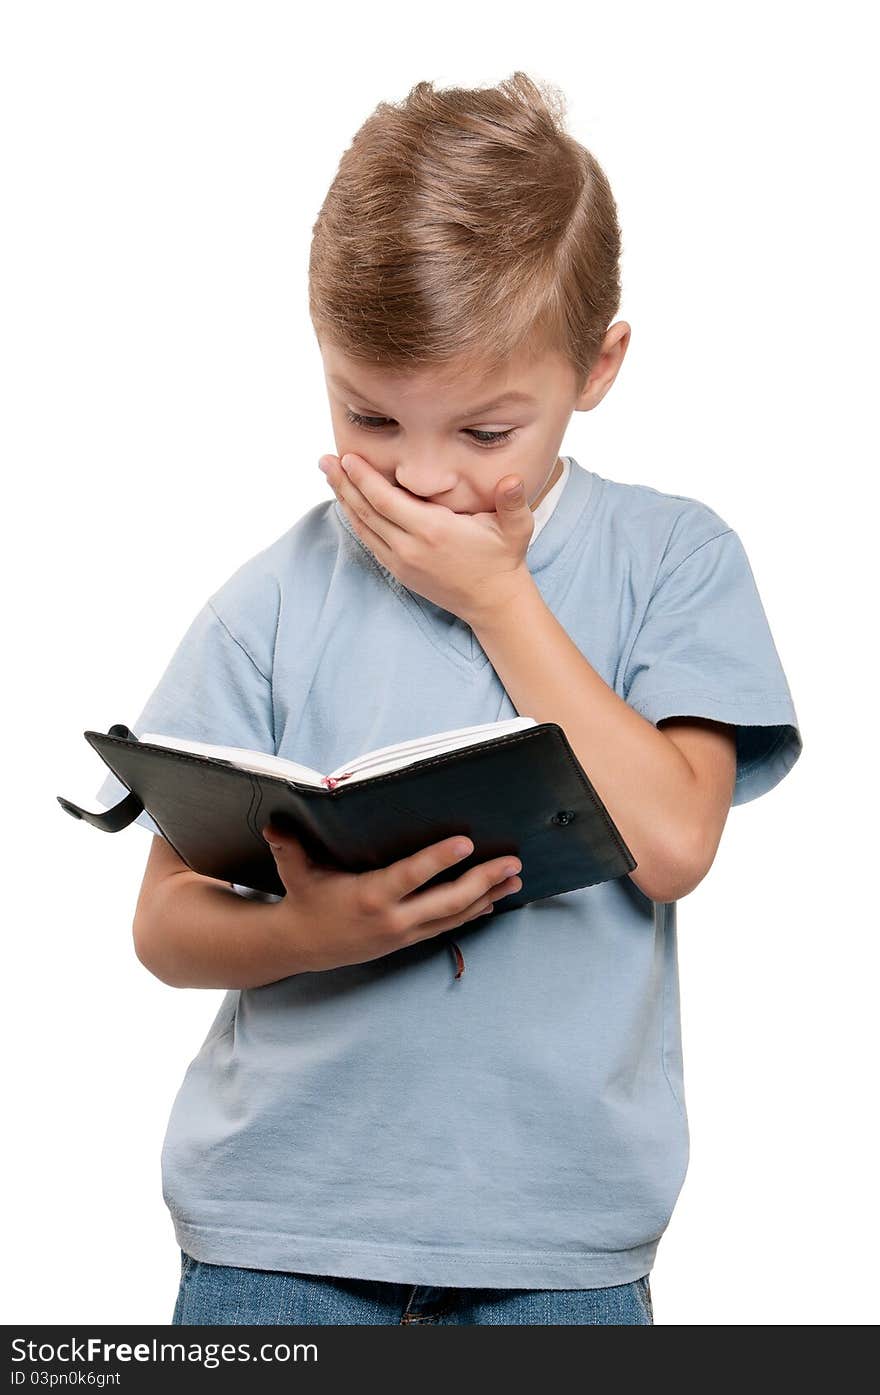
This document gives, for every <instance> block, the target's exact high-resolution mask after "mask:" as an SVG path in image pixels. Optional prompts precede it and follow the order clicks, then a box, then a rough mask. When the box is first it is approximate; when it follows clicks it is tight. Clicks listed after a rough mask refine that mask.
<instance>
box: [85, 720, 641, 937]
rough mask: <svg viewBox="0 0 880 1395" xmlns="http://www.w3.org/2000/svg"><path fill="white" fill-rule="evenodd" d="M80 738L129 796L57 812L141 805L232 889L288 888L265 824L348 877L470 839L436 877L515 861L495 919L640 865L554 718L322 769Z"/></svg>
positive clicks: (126, 734)
mask: <svg viewBox="0 0 880 1395" xmlns="http://www.w3.org/2000/svg"><path fill="white" fill-rule="evenodd" d="M83 735H84V736H85V738H86V740H87V741H88V743H89V745H90V746H91V747H92V748H93V749H94V750H95V751H97V752H98V754H99V756H100V757H101V759H102V760H103V761H104V763H105V765H107V766H108V767H109V769H110V770H111V771H112V772H113V774H114V775H115V776H116V778H117V780H118V781H119V782H120V783H121V784H122V785H124V786H125V787H126V788H127V789H128V791H129V793H128V795H127V796H126V798H124V799H122V800H121V801H120V802H119V803H118V804H115V805H114V806H113V808H111V809H104V810H102V811H101V812H100V813H97V812H95V811H94V810H89V809H84V808H83V807H82V805H79V804H74V803H73V801H72V800H69V799H65V798H63V796H62V795H59V796H58V801H59V803H60V804H61V806H62V808H63V809H64V810H65V811H66V812H67V813H68V814H70V815H72V816H73V817H74V818H77V819H83V820H85V821H86V822H87V823H90V824H92V826H93V827H95V828H98V829H102V830H103V831H104V832H105V833H118V832H119V831H120V829H123V828H127V827H128V825H129V824H130V823H132V822H133V821H134V820H135V819H137V818H138V817H139V816H140V814H141V812H142V811H143V810H145V811H146V812H147V814H148V815H149V816H150V819H151V820H152V821H153V823H154V825H155V827H156V829H157V830H158V831H159V832H160V833H161V835H162V836H163V837H164V838H165V839H166V840H167V842H168V843H170V845H171V846H172V848H174V849H175V851H176V852H177V853H178V855H179V856H180V857H181V858H182V860H183V861H184V862H185V863H186V864H187V866H188V867H191V868H192V870H193V871H194V872H199V873H201V874H202V875H203V876H206V877H214V878H216V879H217V880H219V881H223V882H229V883H231V884H232V885H233V886H235V887H251V888H253V890H255V891H264V892H269V893H271V894H272V895H275V896H283V895H284V894H285V888H284V883H283V882H282V880H281V878H280V876H279V874H278V868H277V866H276V863H275V858H274V856H273V853H272V851H271V849H270V848H269V846H268V844H267V842H266V840H265V838H264V836H263V829H264V828H265V826H266V824H267V823H268V822H270V821H271V822H272V823H273V825H274V826H275V827H277V828H278V829H280V830H281V831H282V832H283V831H289V832H290V833H292V834H294V835H295V836H296V837H297V838H298V839H299V840H300V842H301V843H302V845H303V847H304V848H305V851H306V852H307V853H308V855H309V857H311V858H312V859H313V860H314V861H315V862H317V863H320V864H322V865H325V866H331V867H335V868H338V869H342V870H344V871H347V872H367V871H372V870H374V869H376V868H379V867H387V866H389V864H390V863H392V862H396V861H398V860H399V859H400V858H403V857H408V856H410V855H411V854H412V853H415V852H417V851H419V850H420V849H422V848H425V847H427V846H429V845H432V844H435V843H439V842H441V841H442V840H443V839H444V838H448V837H451V836H453V835H461V834H465V835H467V837H469V838H470V839H471V840H472V842H473V845H474V848H473V852H472V853H471V858H470V859H465V860H464V861H462V862H458V863H456V864H455V866H454V867H450V868H445V869H444V870H443V871H441V872H438V873H437V875H436V877H435V878H434V879H433V880H435V881H436V880H438V879H439V880H440V881H448V880H450V879H452V878H453V877H459V876H461V875H462V873H463V872H464V871H465V870H466V867H467V864H468V862H469V861H470V862H471V865H475V864H476V863H478V862H485V861H488V860H489V859H490V858H492V857H498V856H501V855H502V854H506V853H514V854H516V856H518V857H520V858H521V859H522V862H523V886H522V888H521V890H520V891H519V892H518V893H512V894H511V895H510V896H508V897H505V902H504V906H503V907H502V906H499V907H498V910H499V911H500V910H501V909H508V910H513V909H515V908H516V907H517V906H521V905H525V904H526V903H527V902H529V901H535V900H540V899H541V898H542V897H545V896H557V895H559V894H560V893H562V892H564V891H571V890H573V889H574V888H577V887H585V886H593V885H595V884H596V883H597V882H601V881H608V880H609V879H610V878H612V877H620V876H624V875H625V874H626V873H627V872H629V871H631V870H632V869H633V868H634V867H635V865H636V863H635V859H634V858H633V856H632V853H631V852H630V850H629V849H628V848H627V846H626V844H625V842H624V840H623V838H622V837H621V835H620V831H619V829H618V828H617V827H616V826H615V824H614V821H613V820H612V818H611V816H610V814H609V813H608V810H607V809H606V808H605V805H604V804H603V802H602V800H601V798H600V797H599V794H598V793H597V791H596V790H595V789H594V788H593V785H592V784H591V782H590V779H589V776H588V775H587V773H586V771H585V770H584V769H583V767H582V765H581V764H580V761H579V760H578V758H577V755H576V754H575V752H574V751H573V750H572V748H571V746H570V745H569V742H568V739H567V737H566V735H565V732H564V731H563V729H562V727H560V726H559V725H558V723H556V722H537V721H535V719H534V718H532V717H514V718H511V719H509V720H507V721H502V722H484V723H482V724H481V725H479V726H474V727H461V728H459V729H457V730H454V731H439V732H433V733H431V734H429V735H428V736H424V737H419V738H417V739H416V740H413V741H400V742H398V743H397V744H396V745H394V746H382V747H380V748H378V749H377V750H374V751H367V752H365V753H364V754H363V755H360V756H356V757H354V758H352V759H350V760H348V761H344V762H343V763H342V764H341V765H339V766H337V768H336V769H335V770H333V771H331V772H330V773H329V774H327V775H323V774H321V772H320V771H318V770H311V769H310V768H309V767H308V766H306V765H301V764H299V763H298V762H296V761H292V760H286V759H284V758H283V757H281V756H274V755H267V754H265V753H264V752H262V751H249V750H244V749H242V748H241V747H238V746H220V745H212V744H209V743H207V742H201V741H195V740H188V739H185V738H183V737H178V736H162V735H159V734H157V733H149V734H147V733H145V734H144V735H143V736H141V737H138V736H136V735H135V734H134V733H133V732H132V731H131V730H130V728H129V727H127V726H125V725H124V724H123V723H117V724H116V725H115V726H112V727H111V728H110V730H109V731H108V732H106V733H104V732H99V731H86V732H84V733H83ZM471 860H472V861H471Z"/></svg>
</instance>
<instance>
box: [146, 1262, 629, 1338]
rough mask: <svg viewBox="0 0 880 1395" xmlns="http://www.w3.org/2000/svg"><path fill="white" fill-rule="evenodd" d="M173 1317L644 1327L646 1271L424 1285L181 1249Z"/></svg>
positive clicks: (226, 1321)
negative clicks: (625, 1276)
mask: <svg viewBox="0 0 880 1395" xmlns="http://www.w3.org/2000/svg"><path fill="white" fill-rule="evenodd" d="M180 1253H181V1270H180V1288H179V1290H178V1294H177V1303H176V1304H175V1307H174V1316H173V1317H172V1319H171V1321H172V1323H173V1324H177V1325H189V1326H193V1325H200V1326H206V1327H209V1326H213V1325H217V1326H224V1327H225V1326H228V1325H233V1324H242V1325H245V1324H247V1325H249V1326H263V1327H268V1326H274V1325H281V1324H292V1325H294V1326H312V1325H315V1324H322V1325H328V1326H337V1327H339V1326H346V1327H348V1326H352V1325H364V1326H374V1327H375V1326H386V1327H387V1326H394V1327H398V1326H401V1325H407V1326H409V1325H424V1324H427V1323H432V1324H438V1325H439V1324H444V1325H446V1326H454V1327H455V1326H462V1325H469V1324H478V1325H479V1326H489V1327H496V1326H497V1327H502V1326H509V1325H511V1324H517V1325H528V1326H559V1325H561V1324H565V1325H571V1324H581V1325H589V1326H591V1327H598V1326H617V1327H648V1326H651V1325H652V1324H653V1322H654V1312H653V1307H652V1304H651V1286H650V1281H649V1277H648V1275H647V1274H645V1275H643V1276H642V1278H640V1279H633V1280H632V1282H631V1283H628V1284H615V1285H614V1286H613V1287H612V1288H558V1289H557V1288H547V1289H530V1288H507V1289H505V1288H429V1287H427V1286H424V1285H421V1284H394V1283H386V1282H385V1281H384V1280H380V1279H342V1278H335V1277H333V1276H331V1275H327V1276H325V1275H319V1274H289V1273H287V1272H283V1271H281V1270H275V1269H236V1268H235V1267H233V1266H232V1265H227V1264H208V1263H206V1262H205V1261H204V1260H200V1259H193V1257H192V1255H188V1254H186V1252H185V1251H183V1250H181V1252H180Z"/></svg>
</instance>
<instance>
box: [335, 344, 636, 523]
mask: <svg viewBox="0 0 880 1395" xmlns="http://www.w3.org/2000/svg"><path fill="white" fill-rule="evenodd" d="M629 334H630V327H629V325H628V324H626V323H625V321H618V323H617V324H614V325H612V326H611V328H610V329H609V330H608V333H607V334H606V336H605V343H604V345H603V349H602V353H601V355H600V356H599V359H598V360H597V362H596V365H595V367H594V368H593V371H592V373H591V374H590V376H589V378H588V380H587V382H586V384H584V385H583V387H581V386H580V384H579V383H578V382H577V380H576V376H575V372H574V369H573V367H572V365H571V364H570V363H569V362H568V360H567V359H565V358H563V357H562V356H561V355H560V354H558V353H556V352H555V351H549V352H547V353H545V354H544V355H542V356H541V357H539V358H534V359H532V360H531V361H528V360H526V359H525V358H521V359H520V360H519V361H516V360H514V359H511V360H510V361H509V363H508V364H507V365H506V366H505V368H504V369H503V370H502V371H501V372H496V373H493V374H490V375H488V376H487V375H483V374H481V373H479V372H471V373H464V372H462V371H461V369H458V370H456V369H455V368H452V369H449V370H447V371H446V372H445V373H444V374H443V375H442V376H441V375H440V374H438V373H436V372H428V371H423V372H421V373H419V374H408V375H406V376H404V375H402V374H392V373H390V372H389V371H388V370H387V369H383V368H373V367H371V366H365V365H364V364H363V363H360V362H358V361H356V360H354V359H351V358H349V357H348V356H347V355H345V354H344V353H343V352H342V351H341V350H340V349H338V348H337V347H336V345H334V344H331V343H329V342H327V341H321V342H320V348H321V355H322V358H323V362H324V376H325V379H326V383H327V392H328V396H329V399H330V411H331V414H332V418H333V433H334V436H335V439H336V454H337V456H343V455H345V454H346V452H347V451H351V452H352V453H353V454H355V455H360V456H363V458H364V459H365V460H366V461H367V462H368V463H369V464H370V465H372V467H373V469H374V470H378V471H379V473H380V474H382V475H384V476H385V478H386V479H387V480H389V482H390V483H392V484H397V485H399V486H400V487H401V488H403V489H406V490H408V491H409V492H410V493H411V494H415V495H416V496H417V497H418V498H420V499H425V500H427V501H428V503H431V504H442V505H444V506H445V507H446V508H448V509H452V511H453V512H454V513H468V514H471V513H491V512H492V511H493V510H494V507H495V484H496V482H497V481H498V480H500V479H501V478H502V477H503V476H505V475H509V474H513V473H515V474H517V475H519V476H520V477H521V478H522V480H523V482H524V484H525V489H526V498H527V499H528V501H529V507H530V508H532V509H535V508H537V506H538V504H539V503H540V502H541V500H542V499H543V498H544V496H545V495H546V494H547V493H548V491H549V490H550V489H552V488H553V485H554V484H555V483H556V481H557V480H558V479H559V476H560V475H561V473H562V461H561V460H560V459H559V457H558V451H559V446H560V444H561V442H562V437H563V434H564V432H565V428H566V426H567V425H568V421H569V418H570V417H571V414H572V412H573V411H588V410H589V409H590V408H591V407H595V406H596V404H597V402H599V401H600V400H601V398H602V397H604V395H605V393H606V392H607V391H608V389H609V388H610V386H611V384H612V383H613V381H614V379H615V377H616V376H617V372H618V370H619V368H620V364H621V363H622V361H623V356H624V354H625V352H626V346H627V343H628V342H629ZM512 393H518V394H521V397H519V398H514V397H509V396H506V395H507V394H512Z"/></svg>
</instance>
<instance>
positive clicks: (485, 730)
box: [140, 717, 536, 790]
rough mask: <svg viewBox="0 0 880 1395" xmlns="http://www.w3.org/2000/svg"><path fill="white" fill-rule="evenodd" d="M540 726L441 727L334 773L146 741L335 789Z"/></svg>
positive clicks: (200, 744)
mask: <svg viewBox="0 0 880 1395" xmlns="http://www.w3.org/2000/svg"><path fill="white" fill-rule="evenodd" d="M535 725H536V722H535V719H534V717H511V718H509V719H508V720H506V721H503V722H483V723H481V724H480V725H479V726H475V727H459V728H458V729H457V730H456V731H437V732H434V733H432V735H430V736H417V737H416V738H415V739H414V740H412V741H398V742H397V743H396V744H395V745H394V746H380V747H377V749H376V750H375V751H367V752H366V753H365V754H364V755H362V756H357V757H355V758H354V759H353V760H348V761H343V763H342V765H338V766H337V767H336V769H335V770H331V771H330V773H329V775H322V774H321V773H320V771H317V770H312V769H311V768H310V767H309V766H308V765H300V764H299V763H298V762H297V761H295V760H287V759H286V758H285V757H282V756H271V755H267V754H265V753H264V752H262V751H249V750H247V749H245V748H244V747H241V746H214V745H212V744H211V743H210V742H207V741H190V740H187V739H186V738H184V737H179V736H162V735H159V734H157V733H155V732H144V733H143V734H142V736H141V738H140V739H141V741H145V742H147V743H148V744H149V745H153V746H168V747H169V748H170V749H171V750H173V751H190V752H191V753H192V754H193V755H197V756H212V757H213V758H214V759H215V760H225V761H228V762H229V763H230V764H231V765H237V766H239V767H240V768H241V769H242V770H253V771H255V772H257V773H258V774H260V775H277V776H279V777H280V778H281V779H289V780H296V781H298V782H299V784H301V785H316V786H320V785H323V786H325V788H326V789H330V790H332V789H335V788H336V786H337V785H338V784H340V783H341V781H343V780H348V781H350V782H352V783H353V782H354V781H355V780H366V779H367V778H368V777H369V776H371V775H382V774H385V773H386V772H387V771H390V770H402V769H403V767H404V766H406V765H412V763H413V762H414V761H417V760H425V759H426V758H427V757H429V756H439V755H442V754H443V753H445V752H446V751H455V750H457V749H458V748H459V747H462V746H476V745H477V744H478V743H479V742H481V741H491V740H493V739H494V738H495V737H497V736H507V735H508V734H509V733H510V732H514V731H524V730H525V729H526V727H533V726H535Z"/></svg>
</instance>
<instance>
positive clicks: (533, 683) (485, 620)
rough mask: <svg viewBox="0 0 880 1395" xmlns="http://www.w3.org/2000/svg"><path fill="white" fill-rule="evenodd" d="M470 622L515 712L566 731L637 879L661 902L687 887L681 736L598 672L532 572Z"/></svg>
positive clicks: (690, 832)
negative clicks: (648, 716)
mask: <svg viewBox="0 0 880 1395" xmlns="http://www.w3.org/2000/svg"><path fill="white" fill-rule="evenodd" d="M469 623H470V624H471V628H472V629H473V631H474V634H475V635H476V637H477V639H478V640H479V642H480V644H481V645H482V647H483V649H484V650H485V652H486V654H487V655H488V657H489V660H490V661H491V663H492V666H493V668H494V669H495V672H496V673H497V674H498V677H499V678H500V680H501V682H502V683H503V685H504V687H505V689H506V691H507V693H508V695H509V697H510V700H511V702H512V703H513V705H514V707H515V708H516V710H517V712H519V713H520V714H522V715H524V716H529V717H534V718H535V720H536V721H538V722H558V723H559V725H560V726H561V727H562V729H563V730H564V732H565V734H566V737H567V738H568V741H569V743H570V745H571V747H572V749H573V750H574V752H575V754H576V756H577V758H578V760H579V761H580V763H581V765H582V766H583V767H584V770H585V771H586V772H587V774H588V775H589V777H590V780H591V782H592V784H593V785H594V786H595V788H596V791H597V793H598V794H599V796H600V798H601V799H602V801H603V803H604V804H605V806H606V807H607V809H608V812H609V813H610V815H611V817H612V818H613V820H614V822H615V823H616V824H617V827H618V828H619V829H620V831H621V833H622V835H623V838H624V840H625V842H626V843H627V845H628V847H629V848H630V850H631V852H632V854H633V857H634V858H635V859H636V861H637V863H638V867H637V868H636V869H635V871H633V872H631V873H630V876H631V878H632V880H633V881H634V882H635V883H636V885H637V886H638V887H640V888H641V890H642V891H643V892H644V893H645V895H646V896H649V897H651V899H652V900H655V901H672V900H676V899H677V898H678V897H679V896H683V895H687V893H688V891H689V890H690V889H692V885H693V881H692V876H693V858H692V856H691V850H692V849H693V848H694V847H696V832H697V831H696V830H695V829H693V828H692V827H691V824H692V822H693V817H692V814H691V812H690V810H691V808H692V807H693V804H694V800H693V791H694V781H695V778H696V777H695V775H694V772H693V770H692V769H691V767H690V765H689V764H688V762H687V760H686V759H685V757H684V756H683V755H682V753H681V751H680V750H679V749H678V747H677V746H676V745H675V744H674V742H672V741H671V740H670V739H669V737H667V736H664V734H663V732H662V731H658V729H657V728H656V727H655V726H654V725H653V724H652V723H651V722H649V721H646V720H645V718H644V717H641V716H640V715H639V713H638V712H636V711H634V710H633V708H631V707H630V706H629V704H628V703H626V702H624V701H623V699H622V698H620V697H618V695H617V693H615V692H614V690H613V689H612V688H610V687H609V686H608V684H607V683H606V682H605V681H604V680H603V679H602V678H601V677H600V675H599V674H598V673H597V672H596V670H595V669H594V668H593V667H592V665H591V664H590V663H589V662H588V661H587V659H586V658H585V657H584V656H583V654H582V653H581V651H580V650H579V649H578V647H577V645H576V644H574V642H573V641H572V640H571V638H570V637H569V635H568V634H567V633H566V631H565V629H564V628H563V626H562V625H560V623H559V621H558V620H557V619H556V617H555V615H554V614H553V613H552V611H551V610H550V609H549V607H548V606H547V604H546V603H545V601H544V598H543V596H542V595H541V593H540V591H539V589H538V587H537V585H536V584H535V582H534V579H533V578H532V577H531V575H529V576H528V578H527V579H523V581H522V583H521V584H520V585H518V587H517V589H516V591H515V592H514V593H513V594H512V596H511V598H510V600H509V601H508V603H507V604H505V605H503V606H497V607H495V608H494V609H493V610H492V611H489V612H484V613H482V614H478V615H474V616H472V617H470V619H469ZM525 872H526V874H527V873H528V868H525Z"/></svg>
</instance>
